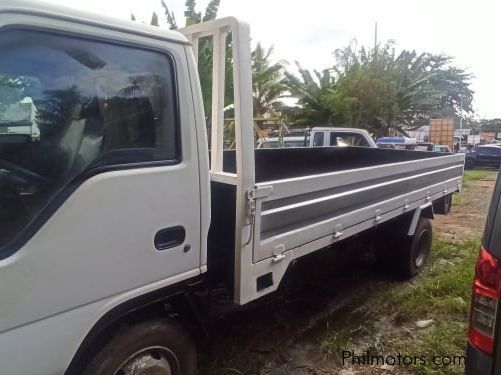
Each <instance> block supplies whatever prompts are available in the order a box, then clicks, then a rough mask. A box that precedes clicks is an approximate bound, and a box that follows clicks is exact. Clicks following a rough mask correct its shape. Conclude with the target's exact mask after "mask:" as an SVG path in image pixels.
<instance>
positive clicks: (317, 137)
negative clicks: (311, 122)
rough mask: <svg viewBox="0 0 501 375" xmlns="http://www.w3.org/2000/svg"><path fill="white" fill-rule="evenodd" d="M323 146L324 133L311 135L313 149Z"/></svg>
mask: <svg viewBox="0 0 501 375" xmlns="http://www.w3.org/2000/svg"><path fill="white" fill-rule="evenodd" d="M323 145H324V133H323V132H317V133H315V134H314V135H313V147H320V146H323Z"/></svg>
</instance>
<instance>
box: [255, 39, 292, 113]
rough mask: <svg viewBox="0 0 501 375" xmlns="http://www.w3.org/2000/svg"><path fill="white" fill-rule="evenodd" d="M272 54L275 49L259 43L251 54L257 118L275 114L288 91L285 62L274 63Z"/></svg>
mask: <svg viewBox="0 0 501 375" xmlns="http://www.w3.org/2000/svg"><path fill="white" fill-rule="evenodd" d="M272 53H273V47H270V48H268V49H266V48H263V47H262V46H261V43H258V44H257V45H256V48H255V49H254V51H252V54H251V59H252V90H253V93H254V116H255V117H263V116H266V115H271V114H273V112H274V111H275V110H276V109H275V108H274V105H275V103H276V101H277V99H278V98H280V97H282V96H283V95H284V94H285V92H286V91H287V85H286V84H285V81H284V65H285V62H284V61H279V62H276V63H272V62H271V60H270V58H271V55H272Z"/></svg>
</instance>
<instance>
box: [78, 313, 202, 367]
mask: <svg viewBox="0 0 501 375" xmlns="http://www.w3.org/2000/svg"><path fill="white" fill-rule="evenodd" d="M134 361H136V362H137V363H141V364H144V363H145V362H146V365H147V366H151V367H152V368H154V367H155V368H156V366H158V367H162V366H163V367H162V368H163V369H167V367H168V368H170V372H171V374H172V375H194V374H195V373H196V368H197V358H196V348H195V344H194V343H193V341H192V340H191V338H190V336H189V335H188V334H187V333H186V332H185V330H184V329H183V328H182V327H180V326H179V325H177V324H176V323H174V322H172V321H166V320H152V321H146V322H142V323H139V324H136V325H132V326H128V327H124V328H123V329H120V330H119V331H118V332H117V333H116V334H115V335H114V336H113V337H112V338H111V339H110V340H109V341H108V342H107V343H106V344H105V345H104V346H103V348H102V349H101V350H99V352H98V353H97V354H96V355H95V356H94V357H93V359H92V360H91V361H90V363H89V365H88V366H87V368H86V369H85V371H84V373H83V374H84V375H120V374H124V375H129V374H133V373H134V372H133V371H129V369H131V368H134V365H135V364H136V362H134ZM166 373H168V372H166Z"/></svg>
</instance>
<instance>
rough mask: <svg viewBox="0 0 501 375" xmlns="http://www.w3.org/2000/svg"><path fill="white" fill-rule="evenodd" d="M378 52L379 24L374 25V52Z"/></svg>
mask: <svg viewBox="0 0 501 375" xmlns="http://www.w3.org/2000/svg"><path fill="white" fill-rule="evenodd" d="M376 50H377V22H375V23H374V51H376Z"/></svg>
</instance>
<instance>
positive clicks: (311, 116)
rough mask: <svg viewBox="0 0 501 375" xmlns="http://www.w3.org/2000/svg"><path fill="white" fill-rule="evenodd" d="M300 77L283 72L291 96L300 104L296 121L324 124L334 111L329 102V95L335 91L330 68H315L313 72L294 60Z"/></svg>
mask: <svg viewBox="0 0 501 375" xmlns="http://www.w3.org/2000/svg"><path fill="white" fill-rule="evenodd" d="M296 66H297V68H298V71H299V75H300V77H297V76H295V75H294V74H292V73H290V72H285V77H286V80H285V83H286V84H287V86H288V88H289V92H290V94H291V96H292V97H296V98H298V99H299V104H300V105H301V107H302V108H301V110H300V114H299V116H298V118H297V122H298V123H306V124H324V123H331V122H332V119H333V116H334V111H333V110H332V106H331V104H330V100H331V95H332V94H333V93H335V87H336V80H335V77H334V76H333V75H332V74H331V70H329V69H324V70H323V71H322V72H318V71H316V70H314V71H313V74H312V73H311V72H310V71H309V70H307V69H303V68H302V67H301V65H300V64H299V63H298V62H297V61H296Z"/></svg>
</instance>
